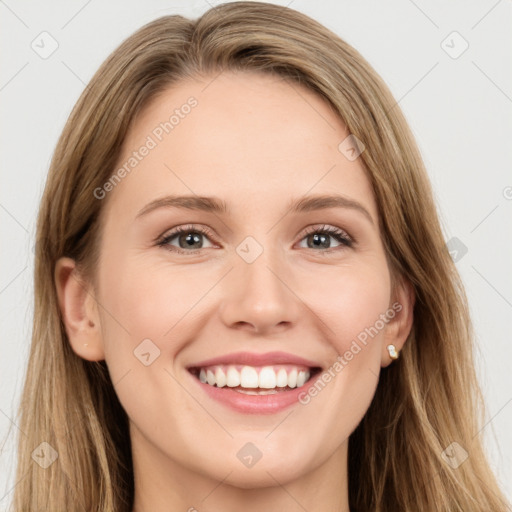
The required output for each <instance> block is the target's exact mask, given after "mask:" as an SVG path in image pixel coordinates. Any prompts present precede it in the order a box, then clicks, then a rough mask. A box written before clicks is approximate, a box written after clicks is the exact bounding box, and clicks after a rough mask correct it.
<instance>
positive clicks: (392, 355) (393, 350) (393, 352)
mask: <svg viewBox="0 0 512 512" xmlns="http://www.w3.org/2000/svg"><path fill="white" fill-rule="evenodd" d="M386 348H387V349H388V352H389V357H390V358H391V359H393V360H394V359H398V352H397V350H396V348H395V345H388V346H387V347H386Z"/></svg>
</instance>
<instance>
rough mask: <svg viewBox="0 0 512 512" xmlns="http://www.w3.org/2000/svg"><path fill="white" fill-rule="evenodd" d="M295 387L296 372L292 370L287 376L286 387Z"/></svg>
mask: <svg viewBox="0 0 512 512" xmlns="http://www.w3.org/2000/svg"><path fill="white" fill-rule="evenodd" d="M296 385H297V370H296V369H295V368H294V369H293V370H292V371H291V372H290V373H289V374H288V386H290V387H291V388H294V387H295V386H296Z"/></svg>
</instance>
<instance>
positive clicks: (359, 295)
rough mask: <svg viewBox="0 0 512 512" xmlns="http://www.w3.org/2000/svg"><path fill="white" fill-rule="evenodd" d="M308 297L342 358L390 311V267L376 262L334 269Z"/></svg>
mask: <svg viewBox="0 0 512 512" xmlns="http://www.w3.org/2000/svg"><path fill="white" fill-rule="evenodd" d="M304 293H305V294H306V291H304ZM305 296H306V295H305ZM307 296H308V297H309V299H308V302H309V304H308V305H309V306H310V307H311V309H312V310H314V312H315V313H316V314H317V315H318V317H319V318H320V319H321V320H322V322H323V325H324V329H325V337H326V339H329V340H330V341H331V344H332V345H333V346H334V347H335V348H336V350H337V352H338V353H340V354H341V353H343V352H345V351H346V350H348V348H349V346H350V343H351V341H352V340H354V339H357V337H358V336H359V335H360V334H361V333H364V332H366V331H365V329H369V328H370V327H371V326H374V325H375V323H376V322H377V321H378V320H379V318H380V315H381V314H385V312H386V311H387V309H388V307H389V299H390V280H389V273H388V269H387V266H386V265H383V264H382V263H381V262H375V263H374V264H371V265H357V266H356V265H351V266H344V267H335V268H330V269H329V272H324V275H323V278H322V279H319V280H316V281H315V286H314V287H312V288H310V291H309V292H307ZM379 325H380V322H379ZM360 337H361V338H364V335H362V336H360Z"/></svg>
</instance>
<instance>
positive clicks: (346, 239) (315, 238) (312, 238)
mask: <svg viewBox="0 0 512 512" xmlns="http://www.w3.org/2000/svg"><path fill="white" fill-rule="evenodd" d="M331 238H334V239H335V240H336V242H337V243H338V245H335V246H333V245H332V244H331V241H330V239H331ZM302 240H306V242H307V248H308V249H315V248H320V249H324V251H320V252H329V250H330V249H336V248H337V247H340V246H344V247H352V246H353V245H354V240H353V239H352V238H351V237H350V236H349V235H348V234H347V233H346V232H345V231H343V230H342V229H339V228H335V227H333V226H326V225H324V226H322V227H318V226H313V227H311V228H309V229H308V231H307V232H306V234H305V236H304V237H303V238H302ZM302 240H301V241H302Z"/></svg>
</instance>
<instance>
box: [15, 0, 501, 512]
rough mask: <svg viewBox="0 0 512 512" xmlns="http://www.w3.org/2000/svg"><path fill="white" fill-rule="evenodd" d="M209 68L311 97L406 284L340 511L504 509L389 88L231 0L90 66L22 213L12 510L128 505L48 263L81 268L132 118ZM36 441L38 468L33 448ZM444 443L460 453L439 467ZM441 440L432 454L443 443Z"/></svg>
mask: <svg viewBox="0 0 512 512" xmlns="http://www.w3.org/2000/svg"><path fill="white" fill-rule="evenodd" d="M223 70H240V71H243V70H254V71H262V72H266V73H274V74H277V75H279V76H281V77H285V78H286V79H288V80H289V82H290V83H291V84H293V83H296V84H302V85H303V86H305V87H308V88H309V89H310V90H312V91H314V92H315V93H316V94H318V95H321V96H322V97H323V98H325V99H326V100H327V101H328V102H329V103H330V104H331V105H332V107H333V109H334V110H335V111H336V112H337V113H338V114H339V116H340V118H341V119H342V120H343V122H344V123H345V124H346V126H347V128H348V130H349V131H350V133H351V134H353V135H355V136H356V137H357V138H358V139H359V140H360V141H362V142H363V144H364V146H365V148H366V149H365V151H364V152H363V153H362V154H361V157H360V158H361V159H362V162H363V165H364V167H365V170H366V172H367V175H368V178H369V179H370V181H371V184H372V187H373V191H374V194H375V199H376V202H377V206H378V210H379V216H380V228H381V233H382V238H383V240H384V244H385V249H386V253H387V257H388V260H389V262H390V267H391V270H392V271H393V273H394V274H396V275H399V276H402V277H403V278H405V279H407V280H409V281H410V283H411V284H412V285H413V288H414V292H415V297H416V304H415V308H414V325H413V328H412V331H411V334H410V336H409V338H408V340H407V342H406V343H405V346H404V349H403V351H402V354H401V357H400V358H399V359H398V360H397V361H396V362H394V364H392V365H390V366H389V367H387V368H384V369H383V370H382V372H381V376H380V380H379V384H378V388H377V391H376V394H375V397H374V399H373V401H372V403H371V405H370V407H369V409H368V411H367V413H366V415H365V416H364V418H363V420H362V421H361V423H360V424H359V425H358V427H357V429H356V430H355V431H354V432H353V433H352V435H351V436H350V440H349V502H350V510H351V511H352V512H368V511H370V510H372V511H376V512H406V511H408V512H410V511H429V512H431V511H433V510H443V511H453V512H454V511H461V512H462V511H464V512H477V511H478V512H481V511H482V510H486V511H491V510H492V511H493V512H499V511H505V510H507V508H508V507H507V503H506V500H505V498H504V496H503V494H502V492H501V490H500V488H499V486H498V484H497V482H496V479H495V476H494V475H493V473H492V471H491V469H490V467H489V464H488V462H487V460H486V456H485V453H484V451H483V448H482V440H481V433H480V429H481V428H482V426H483V424H484V419H485V413H484V402H483V399H482V395H481V391H480V388H479V385H478V381H477V376H476V372H475V366H474V357H473V352H474V346H473V343H474V341H473V339H474V338H473V332H472V330H471V323H470V318H469V313H468V306H467V299H466V296H465V292H464V289H463V286H462V284H461V280H460V278H459V275H458V273H457V270H456V268H455V266H454V263H453V262H452V260H451V258H450V255H449V253H448V251H447V249H446V246H445V240H444V237H443V234H442V230H441V226H440V223H439V220H438V216H437V212H436V206H435V203H434V200H433V194H432V191H431V186H430V183H429V180H428V177H427V174H426V171H425V168H424V164H423V162H422V159H421V156H420V153H419V150H418V148H417V146H416V143H415V141H414V138H413V136H412V134H411V131H410V129H409V127H408V125H407V123H406V121H405V119H404V117H403V114H402V113H401V111H400V108H399V107H398V105H397V104H396V101H395V100H394V99H393V97H392V95H391V93H390V92H389V90H388V88H387V86H386V85H385V83H384V82H383V81H382V79H381V78H380V77H379V76H378V75H377V74H376V72H375V71H374V70H373V69H372V67H371V66H370V65H369V64H368V63H367V62H366V60H365V59H364V58H363V57H362V56H361V55H360V54H359V53H358V52H357V51H356V50H355V49H354V48H352V47H351V46H350V45H349V44H347V43H346V42H345V41H343V40H342V39H340V38H339V37H338V36H337V35H335V34H334V33H332V32H330V31H329V30H328V29H326V28H325V27H323V26H322V25H320V24H319V23H317V22H316V21H314V20H312V19H311V18H309V17H307V16H305V15H303V14H301V13H299V12H296V11H294V10H292V9H289V8H285V7H280V6H276V5H272V4H266V3H260V2H235V3H230V4H223V5H220V6H218V7H216V8H213V9H210V10H209V11H208V12H206V13H205V14H204V15H202V16H201V17H200V18H198V19H197V20H190V19H186V18H184V17H182V16H165V17H162V18H159V19H157V20H155V21H153V22H151V23H149V24H147V25H146V26H144V27H142V28H141V29H140V30H138V31H137V32H136V33H135V34H133V35H132V36H131V37H129V38H128V39H127V40H126V41H124V42H123V43H122V44H121V45H120V46H119V48H117V49H116V50H115V51H114V52H113V53H112V54H111V55H110V57H109V58H108V59H107V60H106V61H105V62H104V63H103V65H102V66H101V67H100V69H99V70H98V71H97V73H96V74H95V75H94V77H93V78H92V80H91V82H90V83H89V85H88V86H87V87H86V89H85V90H84V92H83V94H82V95H81V97H80V99H79V101H78V102H77V104H76V106H75V107H74V109H73V111H72V113H71V115H70V117H69V120H68V122H67V124H66V126H65V128H64V131H63V133H62V135H61V137H60V139H59V142H58V144H57V147H56V150H55V153H54V156H53V159H52V162H51V167H50V170H49V174H48V178H47V182H46V187H45V191H44V195H43V198H42V201H41V205H40V211H39V217H38V223H37V246H36V258H35V276H34V279H35V303H34V323H33V335H32V345H31V351H30V360H29V363H28V367H27V374H26V380H25V385H24V390H23V395H22V400H21V404H20V409H19V425H20V429H21V430H22V431H23V432H24V433H25V434H26V435H23V436H21V437H20V440H19V447H18V467H17V475H16V482H18V484H17V486H16V488H15V490H14V500H13V507H14V510H15V511H16V512H18V511H19V512H22V511H23V512H26V511H29V510H30V511H36V510H51V511H56V510H66V511H67V512H75V511H83V510H94V511H100V512H112V511H116V512H130V511H131V509H132V506H133V498H134V483H133V466H132V459H131V450H130V441H129V432H128V421H127V416H126V413H125V412H124V410H123V408H122V406H121V404H120V403H119V401H118V399H117V396H116V393H115V388H114V386H113V383H112V382H111V380H110V377H109V374H108V371H107V367H106V364H105V362H104V361H100V362H90V361H86V360H84V359H82V358H80V357H78V356H77V355H76V354H75V353H74V352H73V351H72V349H71V347H70V344H69V342H68V340H67V336H66V333H65V329H64V326H63V323H62V319H61V314H60V311H59V306H58V301H57V295H56V288H55V283H54V269H55V264H56V261H57V259H58V258H59V257H61V256H69V257H71V258H74V259H75V260H76V261H77V262H78V263H79V265H80V267H81V268H82V269H83V272H84V274H85V275H88V276H91V278H93V277H94V269H95V266H96V264H97V256H98V248H99V244H100V240H101V236H100V235H101V233H100V228H101V223H100V213H101V211H102V205H103V204H104V201H99V200H98V199H96V198H95V195H94V190H95V189H96V188H97V187H101V186H102V185H103V184H104V183H105V182H106V181H107V180H108V179H109V178H110V176H111V175H112V173H113V171H114V169H115V165H116V161H117V159H118V157H119V154H120V148H121V145H122V143H123V141H124V139H125V136H126V134H127V131H128V129H129V128H130V126H131V124H132V122H133V120H134V117H135V116H136V115H137V114H138V113H139V112H141V110H142V109H143V108H144V107H145V106H146V105H147V104H148V101H149V100H150V99H151V98H153V97H154V96H155V95H156V94H158V93H159V92H161V91H163V90H165V89H166V88H169V87H171V86H172V84H175V83H177V82H178V81H180V80H182V79H184V78H189V77H192V78H193V77H197V76H214V74H216V73H219V72H221V71H223ZM41 442H47V443H49V444H50V445H51V446H52V447H53V448H54V449H55V450H56V452H57V453H58V459H57V460H56V461H55V462H54V463H53V464H52V465H50V466H49V467H48V468H47V469H43V468H42V467H40V466H39V465H38V464H36V463H34V461H33V460H32V457H31V454H32V452H33V450H34V448H35V447H36V446H38V445H40V443H41ZM454 442H456V443H458V445H460V447H462V448H463V449H464V450H465V451H466V452H467V453H468V458H467V459H466V460H464V461H463V462H462V464H460V465H458V467H454V466H455V465H453V464H452V465H451V464H449V463H447V461H446V457H445V456H444V454H443V452H444V451H445V450H446V449H448V450H452V452H449V453H452V454H453V449H454V446H455V445H452V443H454ZM445 453H446V452H445Z"/></svg>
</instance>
